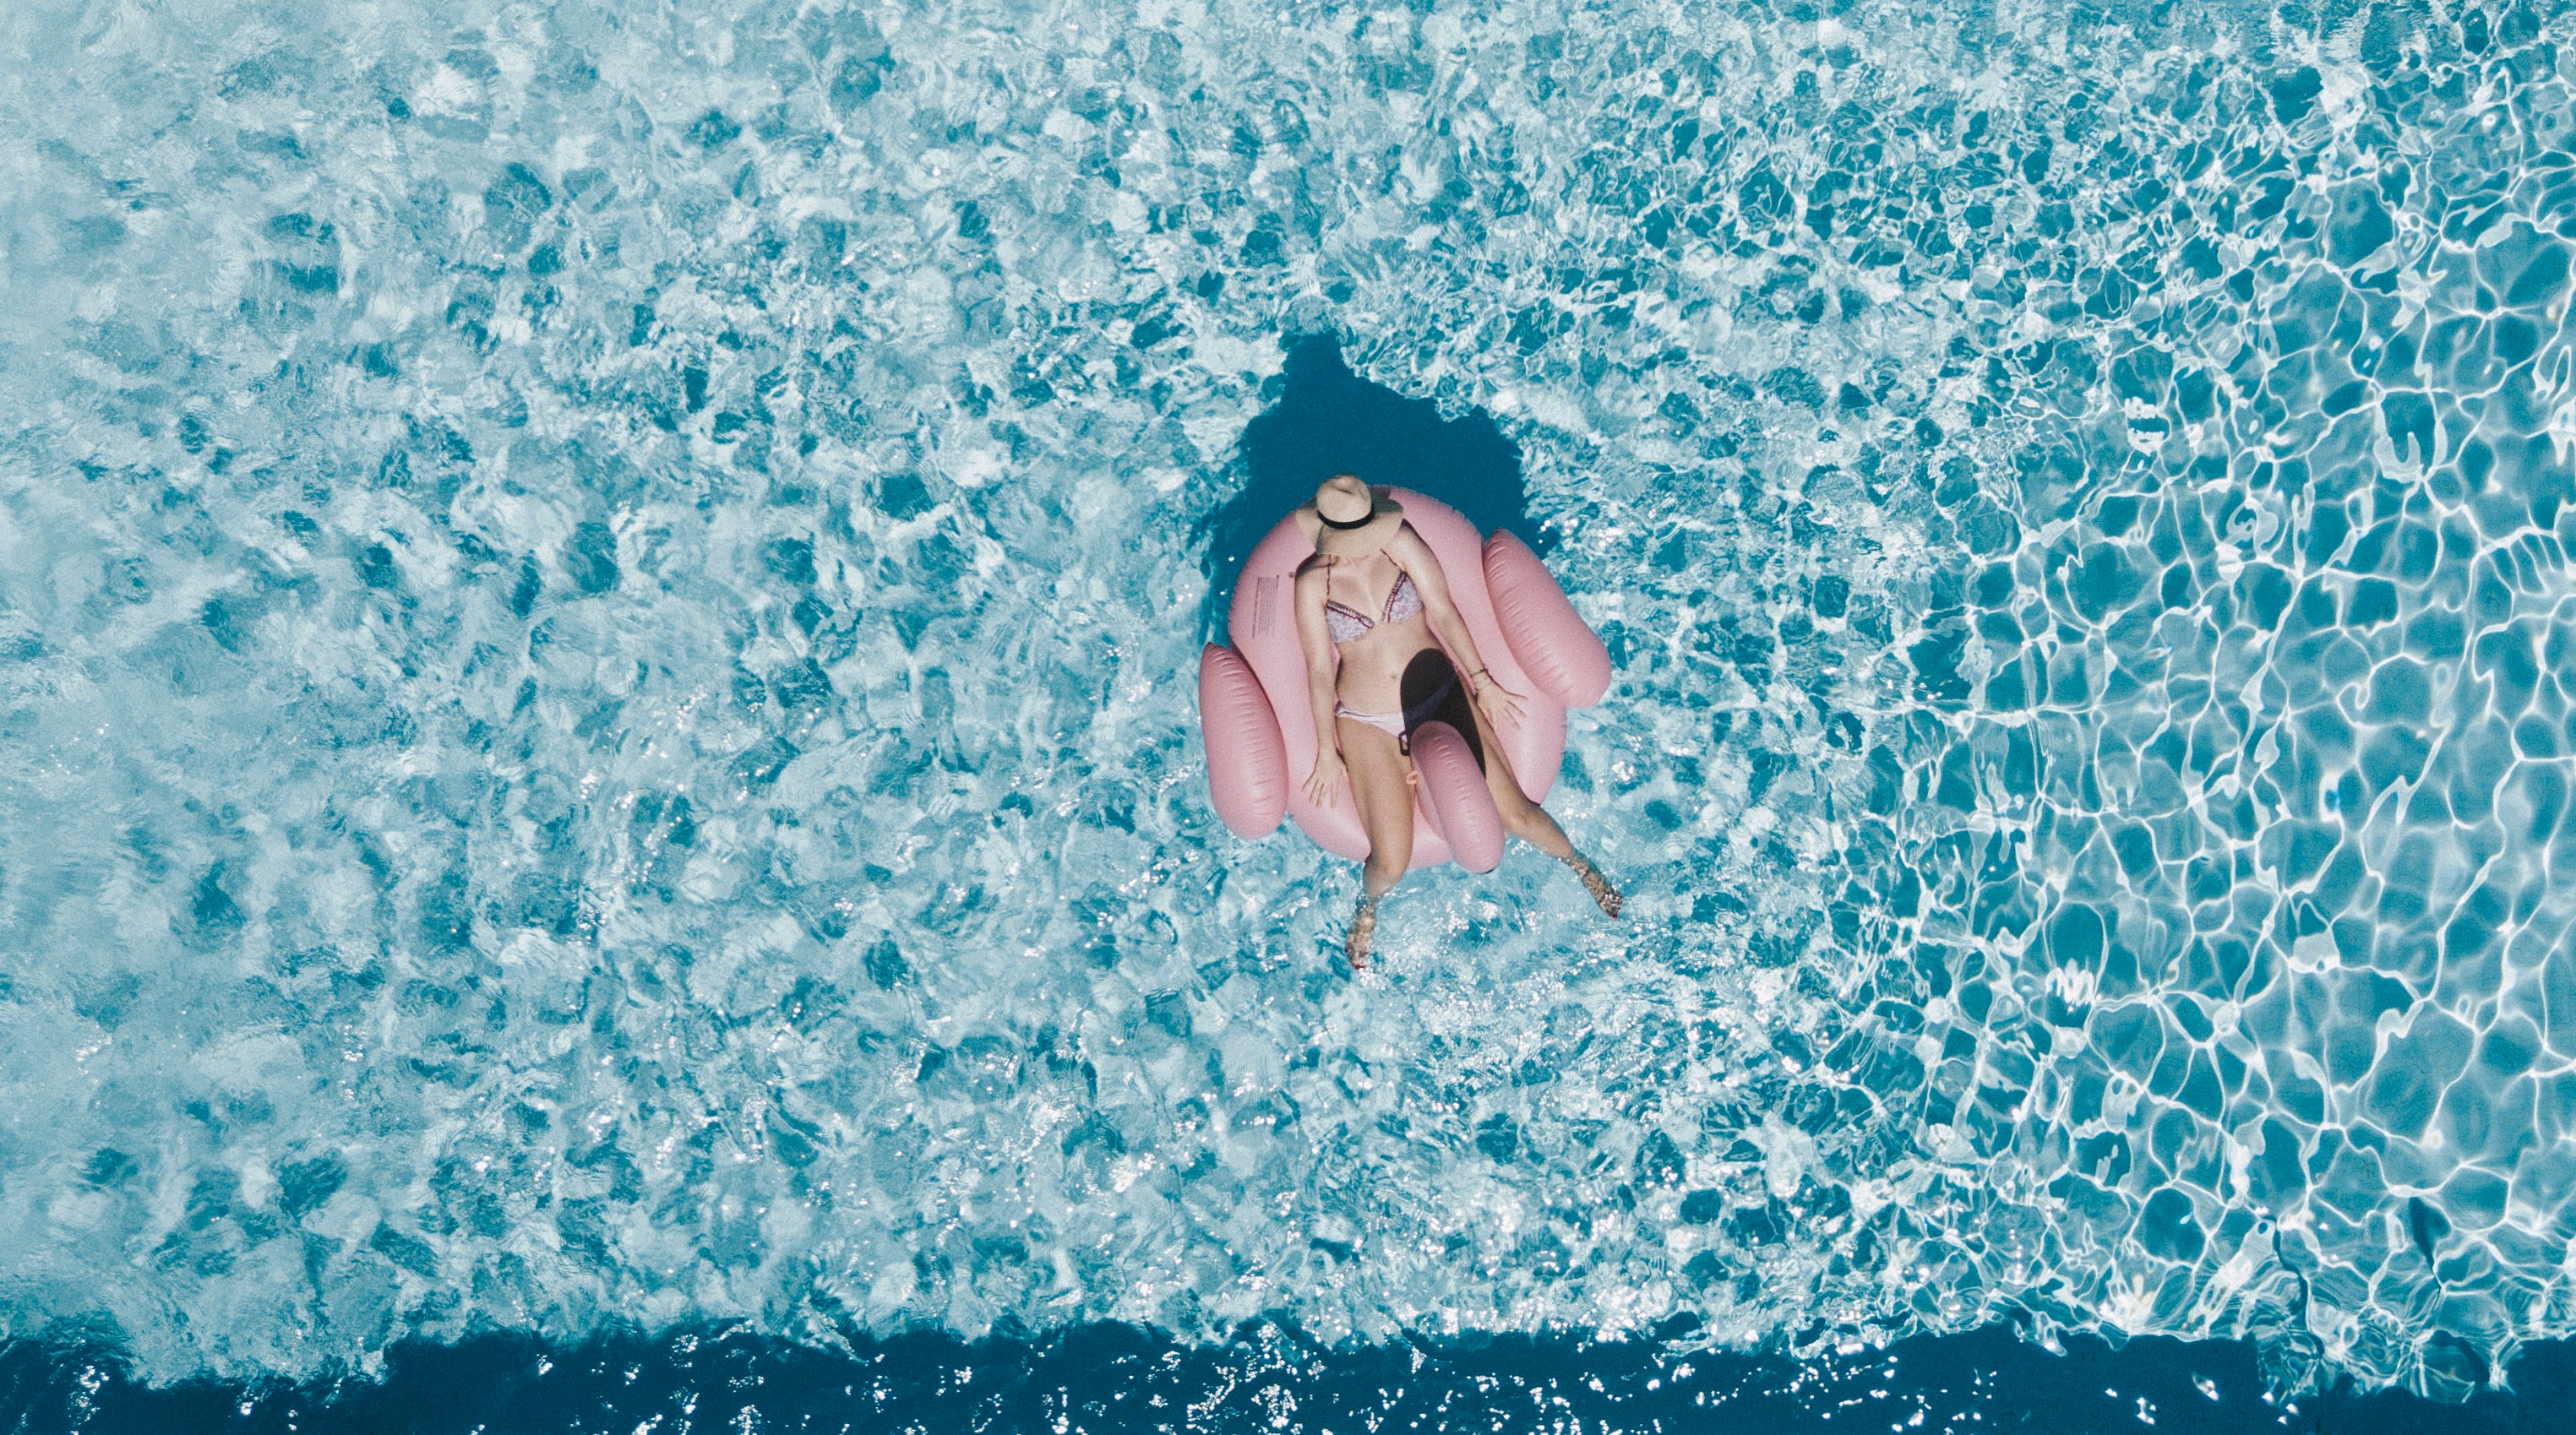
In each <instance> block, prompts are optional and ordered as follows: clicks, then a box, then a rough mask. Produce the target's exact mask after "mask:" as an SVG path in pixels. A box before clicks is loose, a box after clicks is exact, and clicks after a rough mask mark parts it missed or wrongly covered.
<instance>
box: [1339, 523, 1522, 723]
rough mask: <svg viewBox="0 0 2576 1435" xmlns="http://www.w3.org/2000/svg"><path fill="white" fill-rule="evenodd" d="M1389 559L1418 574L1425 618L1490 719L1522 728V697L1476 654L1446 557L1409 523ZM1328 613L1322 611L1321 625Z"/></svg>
mask: <svg viewBox="0 0 2576 1435" xmlns="http://www.w3.org/2000/svg"><path fill="white" fill-rule="evenodd" d="M1386 553H1387V556H1388V557H1390V558H1392V559H1394V560H1395V561H1396V564H1397V566H1398V567H1401V568H1402V569H1403V570H1404V571H1405V572H1407V573H1409V574H1411V575H1412V576H1413V587H1414V590H1415V591H1417V592H1419V593H1420V594H1421V595H1422V615H1423V616H1424V617H1425V618H1427V619H1429V620H1430V622H1431V633H1432V636H1434V637H1436V638H1438V639H1439V640H1440V644H1441V646H1442V647H1445V648H1447V649H1448V650H1449V659H1450V661H1451V662H1452V663H1453V664H1455V665H1456V666H1457V669H1458V672H1459V674H1460V675H1461V676H1463V677H1464V678H1466V680H1467V691H1469V692H1471V693H1474V694H1475V695H1476V706H1477V707H1478V708H1480V709H1482V710H1483V711H1484V714H1485V719H1486V721H1488V722H1491V723H1492V724H1494V725H1495V726H1496V727H1501V726H1504V725H1505V724H1506V723H1508V724H1510V725H1512V726H1515V727H1517V726H1519V725H1520V720H1521V695H1520V694H1518V693H1516V692H1513V691H1512V690H1511V689H1509V688H1507V687H1504V686H1503V685H1502V683H1501V682H1500V681H1498V680H1497V679H1496V678H1495V677H1494V676H1493V675H1492V674H1490V673H1488V672H1486V671H1485V660H1484V658H1483V656H1482V655H1480V654H1479V653H1477V651H1476V637H1475V635H1474V634H1472V633H1470V632H1468V631H1467V620H1466V619H1465V618H1463V617H1461V616H1459V613H1458V604H1457V602H1456V601H1455V600H1454V599H1452V598H1451V597H1450V596H1449V577H1448V575H1447V574H1446V573H1443V572H1442V571H1441V569H1440V555H1438V554H1436V553H1434V552H1432V551H1431V545H1430V544H1428V543H1425V542H1423V541H1422V537H1421V535H1420V534H1417V533H1415V532H1414V531H1413V525H1412V524H1410V523H1408V524H1406V525H1404V526H1403V527H1402V528H1399V529H1397V530H1396V534H1395V537H1394V539H1393V540H1392V541H1390V542H1389V543H1388V544H1387V545H1386ZM1321 617H1322V610H1321V608H1320V606H1319V607H1318V609H1317V618H1318V620H1319V621H1320V619H1321Z"/></svg>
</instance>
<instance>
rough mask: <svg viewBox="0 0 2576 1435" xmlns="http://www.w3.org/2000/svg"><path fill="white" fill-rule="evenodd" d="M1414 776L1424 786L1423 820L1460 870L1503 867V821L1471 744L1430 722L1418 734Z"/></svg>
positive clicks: (1454, 731) (1443, 725) (1415, 736)
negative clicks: (1428, 821)
mask: <svg viewBox="0 0 2576 1435" xmlns="http://www.w3.org/2000/svg"><path fill="white" fill-rule="evenodd" d="M1413 771H1414V773H1415V775H1416V776H1418V777H1419V778H1420V779H1421V781H1422V812H1423V815H1424V816H1425V817H1428V818H1429V819H1431V830H1432V831H1434V832H1437V833H1439V834H1440V837H1441V840H1442V841H1445V842H1447V843H1448V844H1449V852H1450V855H1451V856H1453V857H1455V858H1456V859H1457V861H1458V865H1459V866H1461V867H1464V868H1466V869H1467V870H1468V871H1470V872H1491V871H1493V870H1494V868H1496V867H1497V866H1500V865H1501V864H1502V860H1503V816H1502V814H1501V813H1500V812H1497V811H1496V810H1495V809H1494V790H1493V789H1492V788H1490V787H1488V786H1486V785H1485V770H1484V769H1483V768H1481V767H1478V766H1477V765H1476V754H1475V752H1474V750H1473V749H1471V748H1469V747H1468V746H1467V739H1466V738H1464V737H1461V736H1460V735H1459V733H1458V730H1457V729H1456V728H1454V727H1451V726H1450V725H1449V724H1447V723H1445V722H1438V721H1434V722H1427V723H1424V724H1423V725H1422V726H1421V727H1420V728H1418V729H1416V730H1415V732H1414V734H1413Z"/></svg>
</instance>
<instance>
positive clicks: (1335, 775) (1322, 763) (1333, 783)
mask: <svg viewBox="0 0 2576 1435" xmlns="http://www.w3.org/2000/svg"><path fill="white" fill-rule="evenodd" d="M1342 780H1343V772H1342V754H1341V752H1340V751H1339V750H1338V749H1335V748H1332V747H1322V746H1319V747H1318V748H1317V749H1316V751H1315V770H1314V771H1313V772H1311V773H1308V774H1307V775H1306V800H1307V801H1308V802H1311V803H1313V804H1315V805H1316V806H1317V807H1320V808H1323V809H1324V810H1325V811H1327V812H1330V811H1332V810H1333V809H1334V808H1336V807H1339V806H1341V805H1342Z"/></svg>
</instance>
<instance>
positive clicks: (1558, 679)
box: [1485, 530, 1610, 708]
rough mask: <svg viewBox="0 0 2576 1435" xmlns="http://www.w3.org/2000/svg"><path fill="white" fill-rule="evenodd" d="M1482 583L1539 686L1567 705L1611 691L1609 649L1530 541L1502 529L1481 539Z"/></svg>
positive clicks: (1515, 651) (1516, 653)
mask: <svg viewBox="0 0 2576 1435" xmlns="http://www.w3.org/2000/svg"><path fill="white" fill-rule="evenodd" d="M1485 588H1486V591H1488V592H1490V593H1492V594H1493V596H1494V619H1495V622H1496V624H1497V625H1498V626H1500V627H1501V628H1502V630H1503V639H1504V641H1506V642H1508V643H1510V644H1511V645H1512V656H1513V657H1515V658H1517V659H1519V660H1520V665H1521V671H1523V672H1525V673H1527V674H1529V675H1530V681H1531V682H1534V683H1536V684H1538V686H1539V691H1541V692H1544V693H1546V694H1547V695H1548V696H1549V697H1552V698H1554V699H1556V700H1557V701H1558V702H1561V703H1563V704H1565V705H1566V706H1567V707H1570V708H1582V707H1590V706H1592V705H1593V704H1594V703H1597V702H1599V701H1601V698H1602V695H1603V694H1605V693H1607V692H1609V691H1610V650H1609V649H1608V648H1606V647H1604V646H1602V643H1601V637H1600V635H1599V634H1597V633H1595V632H1593V631H1592V625H1591V624H1589V623H1586V622H1584V621H1583V615H1582V614H1580V613H1577V612H1575V611H1574V605H1573V604H1572V603H1569V602H1567V601H1566V598H1565V590H1564V589H1562V588H1559V587H1558V586H1556V578H1555V576H1554V575H1553V574H1551V573H1549V572H1548V571H1547V565H1546V564H1544V563H1541V562H1540V561H1538V555H1537V554H1535V553H1532V552H1531V551H1530V549H1529V545H1528V544H1526V543H1523V542H1521V541H1520V540H1519V539H1517V538H1515V537H1513V536H1512V535H1511V534H1509V533H1506V532H1502V531H1500V530H1497V531H1496V532H1495V534H1494V536H1493V537H1491V538H1488V539H1486V540H1485Z"/></svg>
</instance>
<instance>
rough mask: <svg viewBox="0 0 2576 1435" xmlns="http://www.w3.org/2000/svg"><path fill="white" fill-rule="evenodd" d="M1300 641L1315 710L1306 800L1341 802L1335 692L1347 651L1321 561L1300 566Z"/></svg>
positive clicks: (1320, 803)
mask: <svg viewBox="0 0 2576 1435" xmlns="http://www.w3.org/2000/svg"><path fill="white" fill-rule="evenodd" d="M1296 601H1297V646H1298V648H1299V649H1301V650H1303V651H1304V653H1305V655H1306V701H1307V702H1308V704H1310V705H1311V706H1312V708H1313V709H1314V714H1315V769H1314V771H1312V772H1310V773H1308V774H1307V775H1306V800H1307V801H1309V802H1312V803H1314V804H1315V805H1316V806H1317V807H1325V808H1329V807H1332V806H1335V805H1336V804H1338V803H1339V802H1340V801H1341V798H1342V780H1343V779H1342V735H1341V731H1340V727H1339V725H1338V724H1336V723H1335V722H1334V721H1333V694H1334V692H1335V690H1336V689H1337V687H1338V685H1339V683H1340V678H1341V667H1342V655H1341V654H1340V652H1338V651H1336V650H1335V649H1334V647H1333V635H1332V632H1331V630H1330V629H1329V628H1328V627H1327V626H1326V625H1325V622H1324V572H1323V566H1322V565H1321V564H1320V563H1311V564H1308V565H1307V566H1306V567H1304V568H1301V569H1299V570H1297V596H1296Z"/></svg>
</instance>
